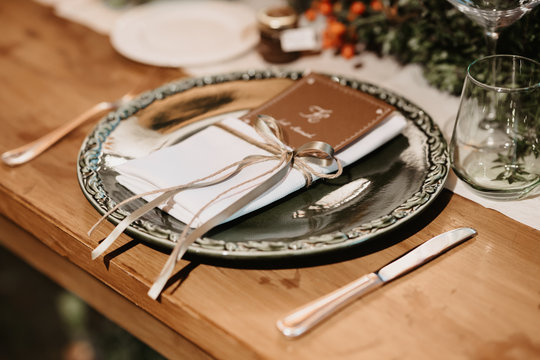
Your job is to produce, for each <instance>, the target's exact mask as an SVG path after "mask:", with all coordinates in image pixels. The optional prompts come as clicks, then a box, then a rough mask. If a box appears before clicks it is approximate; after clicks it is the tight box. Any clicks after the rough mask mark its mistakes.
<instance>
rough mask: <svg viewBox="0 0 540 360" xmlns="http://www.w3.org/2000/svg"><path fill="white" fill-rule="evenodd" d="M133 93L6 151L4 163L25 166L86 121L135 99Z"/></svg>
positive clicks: (100, 103) (95, 108) (100, 105)
mask: <svg viewBox="0 0 540 360" xmlns="http://www.w3.org/2000/svg"><path fill="white" fill-rule="evenodd" d="M133 97H134V94H133V93H127V94H126V95H124V96H122V97H121V98H120V99H118V100H116V101H102V102H99V103H97V104H96V105H94V106H92V107H91V108H90V109H88V110H86V111H85V112H83V113H82V114H80V115H79V116H77V117H76V118H75V119H73V120H72V121H69V122H67V123H65V124H64V125H62V126H60V127H58V128H57V129H55V130H53V131H51V132H49V133H47V134H45V135H44V136H42V137H40V138H38V139H36V140H34V141H32V142H30V143H28V144H26V145H23V146H20V147H18V148H16V149H13V150H9V151H6V152H5V153H3V154H2V161H3V162H4V163H6V164H7V165H10V166H16V165H21V164H24V163H26V162H28V161H30V160H32V159H34V158H35V157H36V156H38V155H40V154H41V153H43V152H44V151H45V150H47V149H48V148H50V147H51V146H52V145H54V144H55V143H56V142H57V141H58V140H60V139H62V138H63V137H64V136H66V135H67V134H69V133H70V132H71V131H73V130H74V129H75V128H77V127H78V126H80V125H82V124H84V123H85V122H86V121H88V120H90V119H92V118H94V117H95V116H96V115H98V114H100V113H102V112H103V111H107V110H114V109H117V108H118V107H120V106H121V105H122V104H125V103H126V102H128V101H129V100H131V99H133Z"/></svg>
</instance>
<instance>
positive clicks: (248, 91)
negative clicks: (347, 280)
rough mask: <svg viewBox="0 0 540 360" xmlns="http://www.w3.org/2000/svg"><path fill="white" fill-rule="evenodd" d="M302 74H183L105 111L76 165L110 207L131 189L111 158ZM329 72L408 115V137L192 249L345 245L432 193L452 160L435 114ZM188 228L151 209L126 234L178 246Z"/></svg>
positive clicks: (254, 251)
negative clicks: (121, 180) (119, 178)
mask: <svg viewBox="0 0 540 360" xmlns="http://www.w3.org/2000/svg"><path fill="white" fill-rule="evenodd" d="M301 77H302V72H294V71H271V70H266V71H246V72H237V73H230V74H224V75H215V76H208V77H202V78H188V79H182V80H180V81H177V82H173V83H169V84H166V85H164V86H162V87H160V88H158V89H155V90H153V91H150V92H147V93H145V94H142V95H141V96H140V97H138V98H137V99H135V100H133V101H131V102H130V103H129V104H127V105H125V106H124V107H122V108H121V109H119V110H117V111H115V112H112V113H110V114H108V116H106V117H105V118H104V119H103V120H101V122H100V123H99V124H98V125H97V126H96V127H95V129H94V130H93V131H92V133H91V134H89V135H88V137H87V138H86V139H85V141H84V143H83V145H82V148H81V151H80V154H79V159H78V167H77V172H78V178H79V183H80V185H81V188H82V190H83V192H84V194H85V196H86V197H87V198H88V200H89V201H90V203H91V204H92V205H93V206H94V207H95V208H96V209H97V210H98V211H99V212H100V213H102V214H103V213H105V212H106V211H107V210H109V209H111V208H112V207H113V206H114V205H115V204H116V203H118V202H120V201H122V200H123V199H126V198H127V197H129V196H131V195H132V194H131V193H130V192H129V191H128V190H127V189H125V188H124V187H122V186H121V185H119V184H118V183H117V182H116V175H117V174H116V172H115V171H114V169H113V166H114V165H116V164H120V163H122V162H124V161H126V160H128V159H132V158H135V157H139V156H144V155H146V154H148V153H150V152H152V151H155V150H157V149H159V148H162V147H165V146H170V145H172V144H174V143H176V142H178V141H181V140H182V139H183V138H185V137H186V136H188V135H189V134H191V133H193V132H194V131H197V130H198V129H200V128H201V127H203V126H207V125H208V124H210V123H212V122H215V121H218V120H220V119H221V118H222V117H223V116H226V115H230V114H232V113H234V114H242V113H244V112H246V111H248V110H249V109H251V108H253V107H255V106H258V105H259V104H262V103H263V102H265V101H267V100H268V99H270V98H271V97H273V96H274V95H276V94H277V93H279V92H280V91H282V90H283V89H284V88H286V87H287V86H290V85H291V84H292V82H294V81H296V80H298V79H299V78H301ZM331 78H332V79H333V80H334V81H336V82H339V83H341V84H342V85H344V86H349V87H351V88H353V89H357V90H359V91H364V92H366V93H369V94H371V95H373V96H375V97H378V98H380V99H382V100H384V101H386V102H388V103H389V104H391V105H394V106H395V107H396V108H397V109H398V110H399V111H400V112H401V113H402V114H403V115H404V116H405V117H406V118H407V120H408V124H407V127H406V129H405V130H404V132H403V134H402V135H399V136H398V137H396V138H395V139H393V140H392V141H390V142H389V143H387V144H385V145H384V146H382V147H381V148H380V149H378V150H377V151H375V152H374V153H372V154H370V155H369V156H368V157H365V158H363V159H361V160H360V161H358V162H356V163H354V164H352V165H350V166H348V167H347V168H346V170H345V173H344V174H343V175H342V176H341V177H340V178H338V179H335V180H329V181H319V182H317V183H316V184H315V185H313V186H312V187H310V188H308V189H303V190H300V191H298V192H296V193H294V194H291V195H290V196H288V197H287V198H284V199H282V200H281V201H279V202H278V203H274V204H272V205H270V206H267V207H266V208H263V209H262V210H260V211H258V212H255V213H251V214H249V215H246V216H244V217H242V218H240V219H237V220H235V221H233V222H230V223H227V224H224V225H221V226H220V227H218V228H216V229H214V230H212V231H211V232H210V233H208V234H206V236H205V237H204V238H202V239H200V240H198V241H197V242H196V243H194V244H193V245H192V246H191V247H190V248H189V250H188V252H189V253H190V255H196V254H201V255H204V256H210V257H218V258H227V259H235V260H238V259H259V258H280V257H289V256H297V255H311V254H318V253H321V252H325V251H329V250H334V249H340V248H346V247H349V246H353V245H356V244H359V243H362V242H364V241H366V240H368V239H372V238H374V237H377V236H380V235H382V234H385V233H386V232H388V231H389V230H390V229H393V228H395V227H397V226H400V225H402V224H404V223H405V222H407V221H409V220H410V219H412V218H413V217H414V216H415V215H417V214H419V213H420V212H421V211H422V210H423V209H424V208H425V207H426V206H428V204H429V203H430V202H432V201H433V200H434V199H435V198H436V196H437V195H438V194H439V192H440V191H441V190H442V188H443V185H444V182H445V179H446V176H447V175H448V169H449V164H448V153H447V147H446V142H445V141H444V138H443V137H442V134H441V132H440V131H439V129H438V128H437V127H436V126H435V125H434V123H433V121H432V119H431V118H430V117H429V116H428V115H427V114H426V113H425V112H424V111H423V110H422V109H420V108H418V107H417V106H415V105H414V104H411V103H410V102H409V101H407V100H406V99H404V98H402V97H400V96H397V95H395V94H393V93H391V92H389V91H387V90H385V89H382V88H380V87H378V86H375V85H372V84H368V83H364V82H361V81H357V80H354V79H349V78H344V77H341V76H331ZM171 166H172V164H171ZM142 202H143V200H140V201H138V202H134V203H133V204H130V205H129V206H126V208H124V209H122V210H119V211H116V212H115V213H113V214H112V215H111V216H109V220H110V221H111V222H113V223H118V222H119V221H120V220H121V219H122V218H124V217H125V215H126V214H127V213H128V212H131V211H132V210H133V209H134V208H135V207H137V206H140V204H141V203H142ZM96 220H97V217H96ZM183 228H184V224H183V223H181V222H179V221H178V220H176V219H175V218H173V217H171V216H169V215H168V214H166V213H164V212H162V211H161V210H159V209H155V210H153V211H152V212H150V213H148V214H147V215H145V217H143V218H141V219H140V220H138V221H136V222H135V223H133V224H132V225H131V226H130V227H129V228H128V229H127V232H128V233H129V234H130V235H131V236H133V237H134V238H137V239H139V240H141V241H144V242H148V243H151V244H154V245H156V244H157V245H160V246H164V247H166V248H172V247H173V245H174V242H175V240H176V238H177V236H178V234H179V233H180V232H181V231H182V229H183Z"/></svg>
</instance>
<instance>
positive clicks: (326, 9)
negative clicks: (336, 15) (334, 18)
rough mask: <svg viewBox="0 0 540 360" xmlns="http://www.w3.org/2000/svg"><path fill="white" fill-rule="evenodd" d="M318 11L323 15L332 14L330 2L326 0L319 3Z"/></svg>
mask: <svg viewBox="0 0 540 360" xmlns="http://www.w3.org/2000/svg"><path fill="white" fill-rule="evenodd" d="M319 11H320V12H321V14H323V15H330V14H332V4H330V3H328V2H323V3H321V5H319Z"/></svg>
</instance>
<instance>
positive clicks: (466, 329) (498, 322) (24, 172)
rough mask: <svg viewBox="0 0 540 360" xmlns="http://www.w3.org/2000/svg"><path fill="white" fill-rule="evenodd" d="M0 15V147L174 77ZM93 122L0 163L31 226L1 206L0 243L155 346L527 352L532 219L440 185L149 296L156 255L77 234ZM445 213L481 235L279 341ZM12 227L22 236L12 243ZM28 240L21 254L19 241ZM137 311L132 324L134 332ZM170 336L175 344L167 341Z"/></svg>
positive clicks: (277, 354)
mask: <svg viewBox="0 0 540 360" xmlns="http://www.w3.org/2000/svg"><path fill="white" fill-rule="evenodd" d="M0 24H2V25H1V26H2V37H0V80H1V82H2V85H3V86H0V107H1V109H2V112H1V113H0V123H1V125H2V131H1V132H0V152H3V151H6V150H8V149H10V148H13V147H16V146H18V145H20V144H22V143H25V142H26V141H29V140H32V139H34V138H36V137H38V136H40V135H41V134H43V133H44V132H46V131H48V130H51V129H53V128H54V127H56V126H58V125H59V124H61V123H63V122H65V121H68V120H69V119H70V118H72V117H73V116H76V115H77V114H79V113H81V112H82V111H84V110H85V109H87V108H89V107H90V106H92V105H93V104H95V103H96V102H99V101H101V100H104V99H115V98H118V97H120V96H121V95H122V94H123V93H125V92H128V91H129V90H130V89H132V88H133V87H136V86H141V84H146V85H147V86H148V87H149V88H151V87H155V86H157V85H159V84H161V83H163V82H166V81H170V80H174V79H176V78H179V77H182V76H185V74H184V73H182V72H181V71H180V70H176V69H162V68H152V67H149V66H145V65H141V64H137V63H134V62H131V61H129V60H126V59H124V58H122V57H121V56H120V55H118V54H117V53H116V52H115V51H114V50H113V49H112V47H111V46H110V44H109V42H108V39H107V38H106V37H104V36H101V35H98V34H96V33H94V32H92V31H91V30H88V29H86V28H84V27H83V26H80V25H76V24H73V23H70V22H68V21H66V20H62V19H59V18H57V17H56V16H55V15H54V14H53V11H52V10H51V9H48V8H46V7H43V6H41V5H38V4H36V3H34V2H31V1H22V0H21V1H4V2H1V3H0ZM92 126H93V124H88V125H85V126H82V127H81V128H80V129H77V130H76V131H74V132H73V133H72V134H70V135H69V136H68V137H66V138H65V139H64V140H62V141H61V142H60V143H59V144H57V145H56V146H55V147H53V148H52V149H50V150H49V151H48V152H46V153H45V154H43V155H42V156H40V157H38V158H37V159H35V160H34V161H33V162H31V163H28V164H26V165H23V166H20V167H17V168H9V167H7V166H4V165H2V166H0V213H1V214H3V215H4V216H5V217H7V218H9V219H10V220H11V221H13V222H14V223H16V224H17V225H18V226H19V227H21V228H22V229H24V230H25V231H26V232H28V233H30V234H32V236H29V235H28V234H26V233H25V234H26V235H25V236H22V235H20V234H22V233H20V231H21V230H18V229H17V228H15V227H13V225H12V224H10V223H8V222H6V221H5V220H2V222H1V224H0V228H1V229H2V230H0V231H3V234H4V235H2V237H1V239H2V243H3V244H4V246H6V247H7V248H9V249H12V251H14V252H16V253H18V254H20V255H21V257H23V258H25V259H27V261H29V262H31V263H32V264H34V266H36V267H37V268H38V269H39V270H40V271H42V272H44V273H45V274H47V275H49V276H50V277H52V278H53V279H56V280H57V281H59V282H60V283H61V284H62V285H64V286H66V287H68V288H70V287H73V288H77V289H76V292H78V293H79V294H81V296H82V297H83V298H84V299H85V300H86V301H87V302H88V303H90V304H92V305H93V306H96V307H97V308H99V309H100V311H102V312H104V313H105V314H107V315H108V316H109V317H111V318H112V319H113V320H115V321H117V322H119V323H120V324H121V325H122V326H124V327H126V328H127V329H130V331H132V332H133V333H134V334H135V335H137V336H139V337H141V338H142V339H143V340H145V341H147V342H149V343H150V345H151V346H153V347H155V348H156V349H157V350H158V351H161V352H162V353H163V354H165V355H166V356H169V357H171V358H175V357H180V356H182V355H181V354H191V353H194V354H198V355H200V356H202V357H204V356H207V355H208V356H210V357H214V358H218V359H314V358H320V359H359V358H362V359H364V358H365V359H392V358H399V359H433V358H438V359H441V358H444V359H496V358H507V359H532V358H539V357H540V261H539V259H540V245H539V244H540V233H539V232H538V231H536V230H534V229H532V228H529V227H527V226H525V225H522V224H519V223H517V222H515V221H513V220H511V219H509V218H507V217H505V216H503V215H501V214H500V213H497V212H495V211H492V210H489V209H485V208H483V207H481V206H479V205H477V204H475V203H473V202H471V201H469V200H466V199H463V198H461V197H459V196H456V195H453V194H451V193H449V192H447V191H444V192H443V193H442V195H441V196H440V197H439V198H438V199H437V201H436V202H435V203H434V204H433V206H432V207H430V208H429V209H427V210H426V211H425V212H424V213H422V214H421V216H419V217H417V219H415V221H413V222H411V223H410V224H408V225H407V226H405V227H403V228H399V230H396V231H394V232H392V233H391V234H388V236H385V237H383V238H378V239H377V240H376V241H373V242H370V243H368V244H365V245H363V246H359V247H356V248H354V249H352V250H350V251H346V252H341V253H335V254H329V255H328V256H326V257H324V258H320V257H319V258H314V259H309V260H306V261H301V262H297V263H296V264H295V266H293V267H291V266H287V264H273V266H270V267H269V266H266V265H265V264H250V266H246V264H243V263H234V262H230V263H226V264H223V263H215V262H210V261H203V259H192V260H193V261H186V260H183V261H181V262H180V264H179V265H178V268H177V272H176V274H175V276H174V280H173V281H171V282H170V284H169V285H168V287H167V289H166V290H165V292H164V294H163V295H162V296H161V298H160V299H159V301H152V300H151V299H150V298H148V297H147V296H146V292H147V290H148V287H149V285H150V284H151V283H152V281H153V280H154V279H155V278H156V276H157V275H158V273H159V271H160V269H161V266H162V265H163V263H164V262H165V260H166V258H167V254H166V253H164V252H162V251H160V250H159V249H154V248H151V247H149V246H146V245H144V244H141V243H138V242H137V241H134V240H132V239H130V238H129V237H128V236H125V235H124V236H122V237H121V239H120V241H119V242H118V243H117V244H115V245H114V247H113V248H112V249H111V251H110V252H109V253H108V255H107V256H105V258H100V259H98V260H96V261H92V260H91V259H90V252H91V250H92V249H93V248H94V247H95V246H96V245H97V244H98V242H99V241H100V240H102V239H103V238H104V237H105V235H106V233H107V232H108V231H110V230H111V229H112V226H111V225H110V224H106V225H105V226H103V227H102V228H100V229H99V230H98V231H97V233H96V234H95V235H93V236H92V237H91V238H90V237H88V236H87V235H86V232H87V230H88V229H89V228H90V226H91V225H92V224H93V223H94V222H95V221H96V220H97V219H98V218H99V215H98V213H97V212H96V211H95V210H94V209H93V207H92V206H91V205H90V204H89V203H88V201H86V199H85V197H84V196H83V194H82V192H81V190H80V189H79V185H78V182H77V178H76V158H77V153H78V150H79V148H80V145H81V143H82V141H83V139H84V137H85V136H86V134H87V133H88V132H89V131H90V130H91V128H92ZM459 226H472V227H474V228H475V229H477V230H478V233H479V235H478V236H477V238H475V239H474V240H472V241H469V242H467V243H466V244H463V245H461V246H459V247H457V248H455V249H453V250H452V251H450V252H449V253H447V254H445V255H444V256H442V257H440V258H438V259H436V260H434V261H433V262H431V263H429V264H428V265H426V266H423V267H422V268H420V269H418V270H416V271H414V272H413V273H411V274H409V275H407V276H405V277H403V278H401V279H399V280H397V281H395V282H393V283H391V284H389V285H387V286H384V287H383V288H381V289H379V290H378V291H376V292H374V293H373V294H370V295H368V296H366V297H365V298H363V299H361V300H359V301H357V302H355V303H354V304H352V305H351V306H349V307H348V308H346V309H344V310H343V311H341V312H340V313H338V314H337V315H336V316H334V317H333V318H331V319H329V320H328V321H326V322H325V323H323V324H322V325H321V326H319V327H318V328H316V329H315V330H314V331H313V332H311V333H309V334H307V335H306V336H305V337H302V338H300V339H297V340H293V341H291V340H287V339H285V338H284V337H283V336H281V334H279V332H278V331H277V329H276V328H275V321H276V320H277V319H278V318H279V317H281V316H282V315H284V314H286V313H288V312H289V311H290V310H292V309H293V308H296V307H297V306H299V305H301V304H304V303H306V302H308V301H310V300H312V299H314V298H317V297H319V296H321V295H323V294H326V293H328V292H330V291H332V290H334V289H336V288H337V287H339V286H342V285H344V284H346V283H348V282H350V281H352V280H354V279H356V278H357V277H359V276H361V275H363V274H364V273H366V272H370V271H374V270H376V269H378V268H379V267H380V266H382V265H384V264H385V263H386V262H388V261H390V260H391V259H393V258H394V257H397V256H399V255H400V254H402V253H404V252H405V251H407V250H408V249H410V248H412V247H414V246H416V245H417V244H419V243H421V242H423V241H425V240H428V239H429V238H431V237H432V236H434V235H436V234H439V233H441V232H444V231H447V230H450V229H453V228H455V227H459ZM6 234H8V235H9V236H8V235H6ZM18 238H21V239H23V240H20V241H21V244H16V243H15V242H17V241H18ZM30 239H31V240H30ZM22 244H24V246H23V245H22ZM26 247H28V248H27V249H26ZM25 249H26V250H27V251H25ZM29 251H31V252H32V256H29V255H28V254H26V255H25V253H28V252H29ZM59 259H61V260H59ZM57 261H59V262H60V263H61V265H59V264H57ZM69 269H77V270H73V271H74V273H75V274H76V275H74V276H73V278H72V279H71V278H68V277H65V275H62V272H64V271H71V270H69ZM97 289H100V290H97ZM101 297H103V298H105V299H113V298H114V299H116V300H115V301H116V305H114V306H113V305H111V308H110V309H109V308H107V307H106V306H104V305H103V303H104V301H103V299H100V298H101ZM122 299H123V300H122ZM122 301H126V302H127V303H129V304H131V305H126V310H125V314H122V312H121V311H119V308H118V306H120V305H118V304H122ZM144 313H147V314H148V316H150V317H151V318H152V319H154V320H153V321H152V320H148V321H147V319H148V318H146V317H145V315H141V314H144ZM130 314H138V315H136V316H133V317H132V316H131V315H130ZM141 322H144V323H145V326H147V329H145V331H144V333H138V332H137V331H140V329H139V330H137V329H138V328H140V327H141ZM150 333H154V334H155V335H150ZM179 339H181V340H179ZM175 347H180V348H181V349H179V350H178V352H174V350H175V349H174V348H175ZM182 351H183V352H182Z"/></svg>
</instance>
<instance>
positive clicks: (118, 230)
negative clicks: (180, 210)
mask: <svg viewBox="0 0 540 360" xmlns="http://www.w3.org/2000/svg"><path fill="white" fill-rule="evenodd" d="M180 190H181V189H177V190H171V191H167V192H165V193H163V194H161V195H160V196H158V197H157V198H155V199H154V200H152V201H150V202H148V203H146V204H144V205H143V206H141V207H140V208H138V209H137V210H135V211H133V212H132V213H131V214H129V215H128V216H126V217H125V218H124V219H123V220H122V221H121V222H120V223H118V225H116V227H115V228H114V230H113V231H112V232H111V233H110V234H109V236H107V238H106V239H105V240H103V241H102V242H101V243H100V244H99V245H98V246H97V247H96V248H95V249H94V250H93V251H92V260H95V259H96V258H98V257H99V256H100V255H101V254H103V253H104V252H105V251H107V249H108V248H109V247H110V246H111V245H112V244H113V243H114V242H115V241H116V239H117V238H118V237H119V236H120V235H121V234H122V233H123V232H124V230H125V229H126V228H127V227H128V226H129V225H130V224H131V223H132V222H134V221H135V220H137V219H138V218H140V217H141V216H143V215H144V214H146V213H147V212H148V211H150V210H152V209H153V208H155V207H156V206H158V205H159V204H161V203H162V202H164V201H165V200H167V199H168V198H169V197H171V196H174V195H175V194H176V193H177V192H179V191H180Z"/></svg>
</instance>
